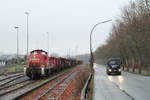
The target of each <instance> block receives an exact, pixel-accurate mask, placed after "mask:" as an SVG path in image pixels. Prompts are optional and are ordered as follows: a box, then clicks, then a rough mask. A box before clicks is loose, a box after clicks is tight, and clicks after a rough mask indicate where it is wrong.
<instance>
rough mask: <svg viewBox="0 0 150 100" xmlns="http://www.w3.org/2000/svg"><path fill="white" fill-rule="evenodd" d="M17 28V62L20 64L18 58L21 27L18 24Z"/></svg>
mask: <svg viewBox="0 0 150 100" xmlns="http://www.w3.org/2000/svg"><path fill="white" fill-rule="evenodd" d="M14 28H15V29H16V30H17V64H18V61H19V60H18V59H19V57H18V56H19V36H18V35H19V27H18V26H15V27H14Z"/></svg>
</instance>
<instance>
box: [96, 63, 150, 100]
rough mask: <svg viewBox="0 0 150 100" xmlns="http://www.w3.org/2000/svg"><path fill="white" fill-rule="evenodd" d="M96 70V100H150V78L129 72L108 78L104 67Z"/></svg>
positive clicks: (98, 67) (97, 67)
mask: <svg viewBox="0 0 150 100" xmlns="http://www.w3.org/2000/svg"><path fill="white" fill-rule="evenodd" d="M94 69H95V77H94V93H95V94H94V100H150V77H145V76H141V75H134V74H130V73H127V72H123V73H122V75H109V76H108V75H107V74H106V69H105V66H102V65H95V67H94Z"/></svg>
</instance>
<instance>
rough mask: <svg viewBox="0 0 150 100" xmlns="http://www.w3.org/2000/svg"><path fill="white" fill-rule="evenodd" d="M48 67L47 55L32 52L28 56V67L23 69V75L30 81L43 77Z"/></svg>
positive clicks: (37, 51) (41, 51) (40, 52)
mask: <svg viewBox="0 0 150 100" xmlns="http://www.w3.org/2000/svg"><path fill="white" fill-rule="evenodd" d="M47 67H48V54H47V52H45V51H43V50H33V51H31V52H30V55H29V56H28V65H27V67H26V68H24V73H25V74H26V75H27V76H28V77H30V78H31V79H35V78H36V77H39V76H41V75H43V76H44V75H45V70H46V68H47Z"/></svg>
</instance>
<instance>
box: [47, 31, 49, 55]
mask: <svg viewBox="0 0 150 100" xmlns="http://www.w3.org/2000/svg"><path fill="white" fill-rule="evenodd" d="M47 49H48V50H47V51H48V55H49V32H47Z"/></svg>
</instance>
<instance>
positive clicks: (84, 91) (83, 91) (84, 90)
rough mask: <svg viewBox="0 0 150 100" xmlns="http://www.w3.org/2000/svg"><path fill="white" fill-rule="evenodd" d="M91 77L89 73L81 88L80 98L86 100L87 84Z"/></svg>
mask: <svg viewBox="0 0 150 100" xmlns="http://www.w3.org/2000/svg"><path fill="white" fill-rule="evenodd" d="M91 78H92V74H90V75H89V77H88V80H87V81H86V83H85V85H84V87H83V89H82V92H81V98H80V100H86V94H87V89H88V85H89V83H90V80H91Z"/></svg>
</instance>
